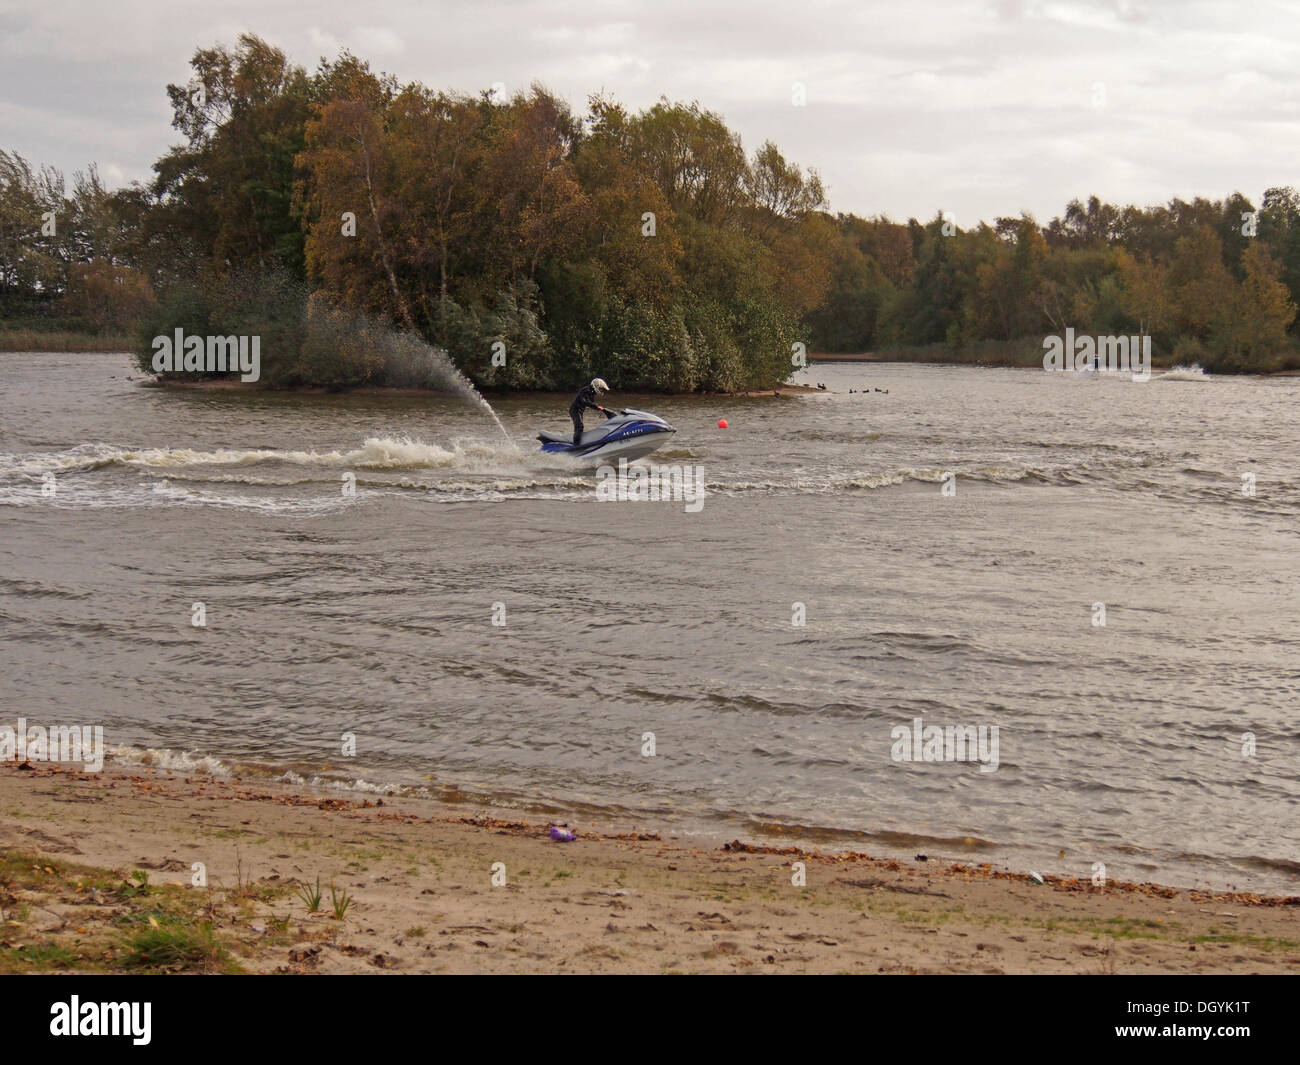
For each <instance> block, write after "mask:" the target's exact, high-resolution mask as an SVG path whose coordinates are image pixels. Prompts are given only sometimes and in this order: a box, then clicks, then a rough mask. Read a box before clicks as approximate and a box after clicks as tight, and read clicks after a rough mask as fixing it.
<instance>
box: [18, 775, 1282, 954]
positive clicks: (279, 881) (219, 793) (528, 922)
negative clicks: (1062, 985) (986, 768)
mask: <svg viewBox="0 0 1300 1065" xmlns="http://www.w3.org/2000/svg"><path fill="white" fill-rule="evenodd" d="M0 810H3V811H4V817H3V820H2V821H0V849H2V850H3V851H5V852H9V853H11V854H12V853H21V854H24V855H32V856H42V857H45V858H48V859H50V860H52V861H56V862H66V863H71V864H75V865H76V866H78V867H83V866H89V867H97V868H103V869H112V870H116V871H117V872H118V874H119V875H120V876H121V877H123V878H125V877H129V875H130V873H131V872H132V871H133V870H137V869H139V870H145V871H147V872H148V874H149V878H150V882H151V883H155V884H161V883H168V882H171V883H176V884H184V885H189V884H190V881H191V877H192V873H191V870H192V867H193V863H195V862H202V863H204V866H205V867H206V872H207V878H208V887H207V888H200V887H192V886H191V887H189V888H188V889H187V890H189V891H193V892H194V895H195V907H196V912H198V911H199V910H200V909H201V910H202V911H203V912H204V913H206V914H208V915H209V918H210V919H211V920H212V921H213V924H214V926H215V930H216V932H217V934H218V935H219V936H220V937H221V938H222V940H223V941H224V942H225V943H226V944H227V945H228V946H229V948H230V951H231V953H232V955H233V957H234V958H235V959H236V961H237V963H238V965H239V967H240V968H242V969H244V970H246V971H250V972H322V973H333V972H380V971H384V972H445V973H475V972H491V973H553V972H575V973H615V972H617V973H624V972H638V973H660V972H663V973H670V972H680V973H705V972H755V973H764V972H783V973H832V972H869V973H889V972H897V973H1099V974H1103V973H1244V972H1274V973H1277V972H1297V971H1300V898H1288V899H1283V898H1276V897H1261V896H1257V895H1250V894H1227V893H1208V892H1197V891H1186V890H1175V889H1171V888H1164V887H1160V886H1158V885H1151V884H1125V883H1119V882H1111V883H1110V884H1108V885H1107V886H1106V887H1104V888H1097V887H1094V886H1092V885H1091V884H1089V883H1088V882H1087V881H1080V880H1070V879H1064V878H1058V877H1050V876H1049V877H1047V878H1046V883H1044V884H1039V883H1036V882H1035V881H1033V880H1032V879H1030V878H1029V877H1027V876H1023V875H1018V874H1010V873H1004V872H1000V871H998V870H996V869H993V868H990V867H987V866H984V867H982V866H977V865H972V864H969V863H961V862H956V861H952V860H947V859H944V858H942V857H941V856H938V855H929V856H928V858H927V860H925V861H919V860H913V861H907V862H899V861H895V860H885V859H877V858H873V857H869V856H867V855H862V854H832V853H819V852H816V851H811V850H805V849H799V848H789V849H778V848H771V847H765V846H749V845H748V844H747V843H745V842H733V843H724V842H722V841H708V840H703V839H696V838H690V837H681V838H674V837H671V836H668V835H667V834H664V835H662V836H661V835H660V834H659V833H657V832H656V831H655V830H654V829H653V827H650V826H644V825H643V826H616V825H598V826H595V827H594V828H592V827H584V828H583V829H581V830H580V835H579V838H578V839H577V840H576V841H574V842H571V843H560V842H555V841H554V840H552V839H550V838H549V835H548V828H549V826H548V824H546V823H529V822H525V821H522V820H515V819H513V818H510V817H508V816H503V815H502V813H501V811H495V812H493V811H482V810H471V809H468V808H466V807H462V806H457V805H448V804H440V803H435V802H433V801H426V800H417V799H405V798H402V799H397V798H384V799H379V798H365V797H361V796H358V795H356V794H354V793H347V792H326V791H322V790H310V789H297V790H295V789H292V788H289V787H287V786H284V785H280V784H271V783H264V782H252V781H247V780H245V781H242V782H240V781H237V780H234V779H218V778H208V777H196V776H195V777H190V776H185V775H182V774H178V773H171V772H165V771H139V770H136V769H130V770H127V769H124V768H122V767H113V766H111V765H110V767H109V768H108V769H107V770H105V772H103V773H101V774H83V773H81V772H74V771H70V770H64V769H62V768H61V767H58V766H52V765H44V764H42V765H36V766H34V767H32V768H29V769H24V768H20V767H18V766H16V765H15V764H13V763H4V764H3V765H0ZM497 863H500V864H499V865H498V864H497ZM795 863H803V870H804V874H805V876H806V884H804V885H801V886H797V885H796V884H794V883H792V879H793V878H794V877H795V873H796V871H797V868H796V864H795ZM494 867H495V868H494ZM494 872H495V874H496V877H497V880H498V881H503V882H502V883H500V884H499V886H494V884H493V876H494ZM317 877H319V878H320V879H321V882H322V885H324V886H325V892H326V895H325V903H324V911H323V912H321V913H317V914H311V913H309V912H308V910H307V907H306V904H305V903H304V902H303V901H302V899H301V898H299V897H298V894H297V889H298V887H299V886H300V885H301V884H303V883H307V884H313V883H314V882H315V881H316V878H317ZM331 881H333V882H334V883H335V885H336V886H338V887H339V888H342V889H346V890H347V891H348V892H349V893H350V894H351V895H352V897H353V899H354V902H353V904H352V906H351V907H350V909H349V910H348V912H347V913H346V915H345V917H344V919H343V920H341V921H340V920H335V919H334V918H333V917H332V916H331V915H329V913H328V910H329V891H328V885H329V884H330V882H331ZM20 895H21V893H20ZM236 898H238V899H240V900H242V901H241V902H240V904H238V905H237V904H236V902H235V900H236ZM250 899H251V900H253V901H251V902H250V901H249V900H250ZM15 902H16V904H11V905H10V906H9V908H8V909H7V911H6V914H7V916H8V918H9V919H8V921H7V922H6V923H5V924H4V931H3V935H4V938H5V942H6V943H8V944H9V945H11V946H12V945H13V944H15V943H23V942H27V943H29V944H37V943H39V942H41V941H42V940H44V939H50V938H53V939H54V940H59V941H60V942H62V940H61V939H60V937H64V938H66V937H73V938H75V937H76V936H78V935H82V934H85V933H86V931H87V927H88V926H89V925H90V923H91V922H92V921H94V920H101V921H106V922H107V921H109V920H110V919H111V918H112V916H113V913H114V905H115V904H114V900H113V898H112V896H111V895H109V896H105V895H100V894H98V893H97V892H82V891H80V890H77V891H69V892H65V893H64V894H63V895H61V896H59V895H57V893H53V892H52V893H50V895H49V897H30V898H27V899H23V898H21V897H20V898H19V899H17V900H15ZM24 903H26V905H24ZM24 911H25V912H26V917H21V916H19V915H20V914H21V913H22V912H24ZM286 916H288V917H289V918H290V920H289V923H288V926H287V928H286V927H284V926H283V925H281V924H279V923H277V922H278V921H282V919H283V918H284V917H286Z"/></svg>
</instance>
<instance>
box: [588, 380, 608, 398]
mask: <svg viewBox="0 0 1300 1065" xmlns="http://www.w3.org/2000/svg"><path fill="white" fill-rule="evenodd" d="M591 387H592V388H594V389H595V390H596V395H600V394H601V393H602V392H608V391H609V385H607V384H605V379H604V378H603V377H593V378H592V379H591Z"/></svg>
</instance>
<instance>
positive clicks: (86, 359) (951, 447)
mask: <svg viewBox="0 0 1300 1065" xmlns="http://www.w3.org/2000/svg"><path fill="white" fill-rule="evenodd" d="M0 372H2V373H3V377H2V378H0V380H2V381H3V386H2V388H0V530H2V533H0V671H2V674H3V677H4V685H3V691H0V722H3V721H9V722H10V723H12V722H14V720H15V719H16V718H18V717H20V716H21V717H25V718H26V719H27V721H28V722H29V723H43V724H62V723H69V724H71V723H76V724H102V725H103V726H104V729H105V735H106V739H107V741H108V742H109V743H110V744H113V745H116V746H117V747H118V748H119V756H120V757H123V758H127V759H142V758H143V759H147V760H153V761H156V762H161V763H164V764H172V765H190V764H192V762H193V761H194V760H204V759H206V760H208V761H207V762H206V763H205V764H207V765H208V766H209V767H211V766H213V765H214V764H215V762H219V763H220V764H221V765H224V766H227V767H234V768H235V769H236V771H237V772H239V773H241V774H248V773H254V774H256V773H263V774H270V775H272V776H279V775H287V776H288V779H292V780H296V779H298V778H300V777H301V778H304V779H306V780H315V779H317V778H320V779H322V780H326V781H333V782H336V783H351V784H352V785H353V786H360V787H362V788H368V787H374V788H378V789H381V790H382V789H385V788H390V787H395V786H397V787H405V788H412V789H419V788H426V789H428V790H429V791H430V792H431V793H433V794H436V795H440V796H443V797H452V798H454V797H458V796H465V797H467V798H471V799H474V800H485V801H491V802H495V803H499V804H502V805H505V806H515V807H523V808H526V809H529V810H532V811H538V810H543V811H547V812H548V814H549V813H550V812H551V811H554V813H553V814H551V815H552V816H556V817H560V816H566V817H569V818H571V819H573V820H574V821H575V822H576V823H578V824H580V825H581V824H584V823H590V822H591V821H593V820H594V821H599V822H601V823H609V822H612V821H623V822H628V821H633V822H637V823H639V824H642V825H643V826H645V827H647V828H659V827H664V826H669V827H676V828H679V829H681V830H699V829H703V830H706V831H708V832H711V833H716V834H723V833H725V834H747V835H750V836H756V835H765V834H773V835H777V836H789V837H799V838H803V839H806V840H812V841H817V842H820V843H822V844H825V845H838V846H847V847H854V848H858V849H864V850H870V851H874V852H889V853H905V854H908V855H911V854H913V853H919V852H928V853H931V854H935V855H945V856H948V855H951V856H960V857H962V858H964V859H966V860H977V861H990V862H995V863H1006V864H1008V865H1010V866H1012V867H1014V868H1018V869H1037V870H1040V871H1043V872H1047V871H1054V872H1062V873H1067V874H1072V875H1077V876H1088V875H1090V874H1091V871H1092V865H1093V863H1094V862H1103V863H1105V865H1106V870H1107V873H1108V875H1109V876H1111V877H1119V878H1125V879H1154V880H1159V881H1163V882H1168V883H1175V884H1209V885H1215V886H1223V885H1229V884H1231V885H1235V886H1237V887H1239V888H1243V889H1247V888H1250V889H1257V890H1268V891H1290V892H1294V891H1296V890H1297V884H1298V883H1300V780H1298V777H1300V626H1298V625H1297V615H1298V612H1300V580H1298V579H1297V578H1300V470H1298V469H1297V452H1298V450H1300V448H1298V447H1297V444H1298V442H1300V379H1296V378H1275V379H1258V378H1239V379H1233V378H1213V377H1205V376H1203V375H1200V374H1199V373H1194V372H1177V373H1173V374H1169V375H1164V376H1161V375H1159V374H1157V375H1156V376H1154V377H1153V379H1152V380H1150V381H1148V382H1145V383H1141V382H1134V381H1132V380H1131V379H1130V378H1129V377H1128V376H1127V375H1122V376H1121V375H1110V374H1101V375H1084V376H1080V375H1073V374H1047V373H1044V372H1042V371H1030V370H1000V369H980V368H974V367H941V366H919V365H901V364H871V363H852V364H850V363H836V364H814V365H813V366H812V367H811V368H810V370H809V371H807V372H806V373H802V374H800V375H798V377H797V378H796V380H800V381H804V382H817V381H820V382H824V383H825V384H827V385H828V386H829V391H828V392H826V393H816V394H810V395H804V396H786V397H782V398H779V399H777V398H773V397H771V396H765V397H762V398H757V397H756V398H752V399H743V398H737V399H718V398H704V399H700V398H689V399H674V398H664V397H646V396H627V395H616V396H614V397H613V401H614V402H615V403H617V404H620V405H628V406H634V407H640V408H643V409H649V410H653V411H655V412H657V413H659V414H661V415H663V416H664V417H665V418H667V420H668V421H669V422H671V423H672V424H674V425H675V426H676V427H677V429H678V430H679V431H678V433H677V435H676V437H675V438H674V439H673V441H672V443H671V444H670V445H669V447H667V448H665V449H664V450H662V451H660V452H659V453H657V454H656V456H655V459H656V460H657V461H660V462H664V463H673V464H684V465H691V466H699V467H702V469H703V472H704V477H705V482H706V484H707V495H706V497H705V500H704V505H703V507H702V508H700V509H698V511H696V512H690V511H688V510H687V508H686V507H685V506H684V505H683V504H682V503H680V502H625V503H612V502H598V501H597V499H596V493H595V477H594V475H593V473H592V472H591V471H583V470H577V469H574V468H571V467H569V466H567V465H566V464H565V463H564V460H562V459H552V458H547V457H543V456H540V455H538V454H536V453H535V451H534V448H535V447H536V446H537V445H536V443H535V441H534V440H533V436H534V434H535V432H536V431H537V430H538V429H540V428H555V429H564V428H565V427H566V425H567V420H568V419H567V415H566V408H567V404H568V397H567V396H566V397H546V398H538V397H529V398H519V399H510V398H507V399H504V400H497V401H494V403H493V406H494V407H495V408H496V409H497V411H498V412H499V414H500V416H501V419H502V421H503V423H504V425H505V427H506V429H507V430H508V432H509V433H510V435H511V436H512V437H513V439H514V441H515V443H516V445H518V446H517V447H516V446H513V445H510V444H508V443H507V442H506V440H505V439H504V437H503V436H502V434H501V433H500V432H499V431H498V430H497V428H496V427H495V426H494V425H493V424H492V422H491V420H490V419H489V418H488V417H487V416H486V415H485V414H484V412H483V411H482V410H476V409H473V408H471V407H469V406H467V405H465V404H463V403H458V402H455V401H453V400H452V399H442V398H438V397H427V396H425V397H396V398H395V397H392V396H299V395H275V394H252V395H241V394H230V393H217V392H193V391H186V392H181V391H171V390H159V389H151V388H145V387H142V386H141V384H140V382H139V381H138V380H132V378H138V377H139V374H138V373H136V372H135V371H134V370H133V368H132V365H131V362H130V360H129V359H128V357H126V356H124V355H81V354H77V355H62V354H40V355H32V354H15V355H0ZM850 388H853V389H864V388H865V389H869V390H870V391H867V392H864V393H858V394H849V391H848V390H849V389H850ZM877 389H880V390H882V391H876V390H877ZM886 389H887V390H888V391H887V393H886V392H885V391H883V390H886ZM719 418H726V419H727V421H728V422H729V423H730V428H728V429H726V430H723V429H719V428H717V427H716V423H717V421H718V419H719ZM947 472H951V473H953V474H955V479H951V480H950V481H949V482H948V483H949V484H951V485H955V489H956V492H955V495H952V494H945V492H944V484H945V479H944V474H945V473H947ZM1243 474H1253V475H1254V494H1253V495H1248V494H1246V493H1245V492H1244V491H1243V484H1244V483H1245V482H1244V481H1243ZM47 475H52V477H51V476H47ZM347 475H352V476H353V477H354V478H355V485H356V494H355V495H354V496H351V497H349V496H346V495H345V494H344V491H343V487H344V483H345V477H346V476H347ZM43 484H47V485H53V495H48V494H43V492H42V485H43ZM47 491H48V489H47ZM195 603H202V604H204V611H205V614H206V626H204V627H196V626H194V625H193V624H192V623H191V622H192V619H193V604H195ZM1095 604H1104V612H1105V614H1104V620H1105V624H1104V625H1101V624H1097V623H1096V622H1097V621H1099V620H1100V619H1101V615H1100V612H1099V611H1098V609H1097V606H1096V605H1095ZM801 607H802V611H801V609H800V608H801ZM801 612H802V620H803V624H802V625H800V624H797V622H798V621H800V620H801V617H800V614H801ZM494 620H495V621H497V622H501V621H504V624H494V623H493V622H494ZM918 718H919V719H921V721H922V723H923V727H924V726H931V725H938V726H972V727H975V728H977V729H978V728H979V727H980V726H987V727H992V726H996V727H997V729H998V732H997V742H998V750H997V768H996V770H995V771H981V766H980V765H979V764H978V763H976V762H971V761H912V762H905V761H899V760H896V758H895V757H894V755H895V754H897V753H898V752H897V750H896V741H895V735H896V734H895V731H894V730H895V729H898V728H902V729H903V730H904V732H909V733H910V729H911V727H912V723H913V721H914V720H915V719H918ZM345 733H352V734H353V735H354V736H355V743H356V754H355V756H353V757H345V756H344V755H343V753H342V748H341V744H342V737H343V735H344V734H345ZM646 733H653V742H654V745H655V754H654V756H653V757H647V756H645V755H644V754H643V753H642V752H643V748H644V744H645V743H646V742H647V741H646V740H645V739H643V737H644V735H645V734H646ZM1247 734H1250V736H1253V743H1254V753H1253V754H1251V753H1249V752H1247V753H1245V754H1243V747H1244V746H1246V745H1247V744H1248V742H1249V741H1248V740H1247V739H1244V737H1246V735H1247ZM985 735H986V736H992V735H993V734H992V733H991V732H986V733H985ZM146 752H153V753H146ZM182 752H188V753H187V754H182ZM213 760H215V762H214V761H213ZM986 764H989V765H991V763H986ZM357 781H361V782H362V783H361V784H360V785H357V784H356V783H355V782H357ZM1062 851H1064V852H1065V853H1064V856H1062V855H1061V852H1062Z"/></svg>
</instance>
